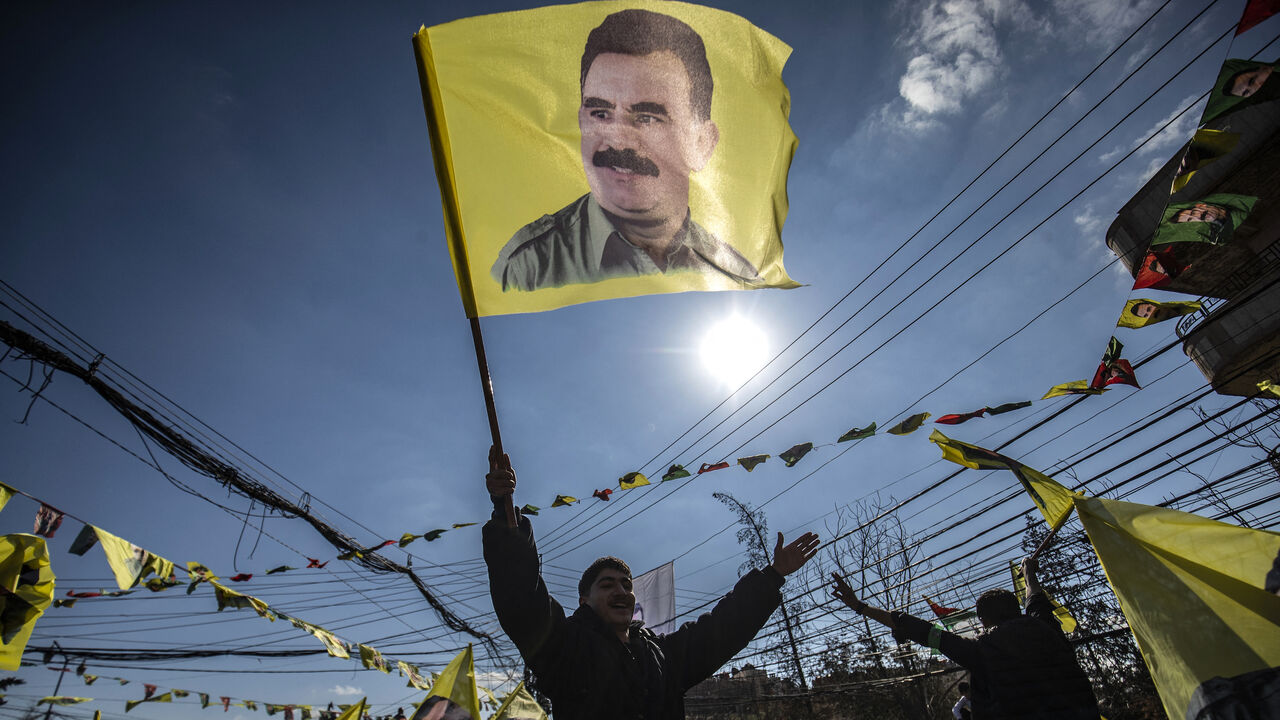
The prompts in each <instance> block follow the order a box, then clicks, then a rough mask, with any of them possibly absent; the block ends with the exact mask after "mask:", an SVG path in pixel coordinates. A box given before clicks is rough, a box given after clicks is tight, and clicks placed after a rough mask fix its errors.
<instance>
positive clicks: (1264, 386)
mask: <svg viewBox="0 0 1280 720" xmlns="http://www.w3.org/2000/svg"><path fill="white" fill-rule="evenodd" d="M1258 389H1259V390H1261V391H1263V392H1269V393H1271V394H1272V395H1275V396H1277V397H1280V385H1277V384H1275V383H1273V382H1271V381H1270V380H1263V381H1262V382H1260V383H1258Z"/></svg>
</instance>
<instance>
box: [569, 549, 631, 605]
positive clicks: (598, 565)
mask: <svg viewBox="0 0 1280 720" xmlns="http://www.w3.org/2000/svg"><path fill="white" fill-rule="evenodd" d="M605 569H609V570H617V571H618V572H624V573H626V574H627V577H631V566H630V565H627V564H626V563H625V562H623V561H622V559H621V558H616V557H613V556H612V555H609V556H607V557H602V558H600V559H599V560H596V561H595V562H593V563H591V565H590V567H588V568H587V569H586V571H585V572H583V573H582V579H581V580H579V581H578V597H586V596H587V595H588V594H589V593H590V592H591V585H592V583H594V582H595V581H596V578H597V577H599V575H600V571H601V570H605Z"/></svg>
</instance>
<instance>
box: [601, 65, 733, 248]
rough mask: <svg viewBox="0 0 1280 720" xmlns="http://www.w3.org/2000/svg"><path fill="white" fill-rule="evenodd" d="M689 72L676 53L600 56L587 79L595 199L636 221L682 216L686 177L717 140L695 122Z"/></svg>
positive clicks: (705, 124)
mask: <svg viewBox="0 0 1280 720" xmlns="http://www.w3.org/2000/svg"><path fill="white" fill-rule="evenodd" d="M689 91H690V84H689V75H688V73H687V72H686V71H685V69H684V65H683V64H682V63H681V62H680V59H679V58H678V57H677V56H676V54H675V53H673V52H670V51H667V50H663V51H659V52H654V53H649V54H648V55H622V54H618V53H603V54H601V55H598V56H596V58H595V60H594V61H593V62H592V63H591V68H590V69H589V70H588V71H587V76H586V78H585V80H583V83H582V106H581V107H580V108H579V110H578V127H579V129H581V131H582V165H583V168H584V169H585V170H586V173H587V184H588V185H590V186H591V194H592V195H594V196H595V198H596V202H598V203H599V204H600V206H601V207H603V208H604V209H605V210H607V211H609V212H611V213H613V214H614V215H617V216H619V217H621V218H623V219H625V220H629V221H632V222H641V223H643V222H652V223H654V224H655V225H657V224H659V223H662V222H666V221H669V220H674V221H677V222H678V221H683V219H684V215H685V213H686V212H687V211H688V208H689V174H690V173H693V172H696V171H697V170H700V169H702V167H703V166H704V165H706V163H707V161H708V160H709V159H710V158H711V152H712V151H713V150H714V149H715V146H716V142H717V141H718V140H719V132H718V131H717V129H716V126H715V123H713V122H711V121H709V120H708V121H703V120H699V119H697V117H696V116H695V115H694V112H693V108H692V105H691V102H690V96H689Z"/></svg>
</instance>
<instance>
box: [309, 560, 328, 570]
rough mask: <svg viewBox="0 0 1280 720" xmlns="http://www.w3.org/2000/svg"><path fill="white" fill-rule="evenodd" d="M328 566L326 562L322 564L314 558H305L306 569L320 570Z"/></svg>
mask: <svg viewBox="0 0 1280 720" xmlns="http://www.w3.org/2000/svg"><path fill="white" fill-rule="evenodd" d="M328 564H329V561H328V560H325V561H324V562H320V561H319V560H317V559H315V558H307V567H309V568H322V567H324V566H325V565H328Z"/></svg>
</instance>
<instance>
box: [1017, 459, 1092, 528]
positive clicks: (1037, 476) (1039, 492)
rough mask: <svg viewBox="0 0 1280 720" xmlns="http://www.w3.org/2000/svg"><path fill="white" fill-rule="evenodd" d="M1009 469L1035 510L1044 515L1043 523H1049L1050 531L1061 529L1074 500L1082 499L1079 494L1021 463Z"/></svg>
mask: <svg viewBox="0 0 1280 720" xmlns="http://www.w3.org/2000/svg"><path fill="white" fill-rule="evenodd" d="M1009 469H1010V470H1012V471H1013V474H1014V477H1016V478H1018V482H1020V483H1022V489H1023V490H1026V491H1027V494H1028V495H1030V496H1031V502H1033V503H1035V505H1036V509H1038V510H1039V511H1040V514H1042V515H1044V521H1045V522H1047V523H1049V528H1050V529H1051V530H1056V529H1058V528H1060V527H1062V524H1063V523H1065V522H1066V521H1067V518H1069V517H1071V508H1072V507H1073V501H1074V498H1079V497H1084V496H1083V495H1081V494H1080V493H1073V492H1071V491H1070V490H1068V489H1066V488H1064V487H1062V486H1061V485H1059V484H1058V483H1057V482H1056V481H1054V479H1053V478H1051V477H1049V476H1048V475H1045V474H1044V473H1042V472H1040V471H1039V470H1036V469H1034V468H1030V467H1028V466H1026V465H1023V464H1021V463H1017V464H1015V465H1014V466H1013V467H1011V468H1009Z"/></svg>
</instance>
